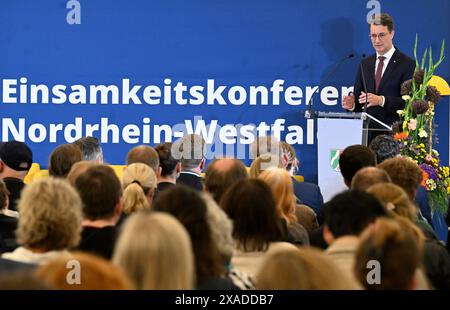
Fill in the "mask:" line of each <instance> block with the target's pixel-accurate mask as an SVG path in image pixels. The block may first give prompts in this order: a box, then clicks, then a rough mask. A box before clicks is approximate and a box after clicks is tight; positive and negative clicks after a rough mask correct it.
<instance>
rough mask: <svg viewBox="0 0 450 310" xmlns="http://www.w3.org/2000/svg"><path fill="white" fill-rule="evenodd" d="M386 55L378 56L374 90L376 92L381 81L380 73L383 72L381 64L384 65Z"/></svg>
mask: <svg viewBox="0 0 450 310" xmlns="http://www.w3.org/2000/svg"><path fill="white" fill-rule="evenodd" d="M385 59H386V57H384V56H380V57H378V60H379V62H378V66H377V72H376V73H375V91H376V93H377V94H378V88H379V87H380V83H381V75H382V73H383V66H384V60H385Z"/></svg>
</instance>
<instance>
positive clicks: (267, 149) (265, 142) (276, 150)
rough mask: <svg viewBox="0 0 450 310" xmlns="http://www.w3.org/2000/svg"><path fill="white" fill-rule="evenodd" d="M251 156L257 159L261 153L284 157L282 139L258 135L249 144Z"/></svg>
mask: <svg viewBox="0 0 450 310" xmlns="http://www.w3.org/2000/svg"><path fill="white" fill-rule="evenodd" d="M249 151H250V158H251V159H256V158H257V157H260V156H261V155H269V156H275V157H278V158H282V157H283V150H282V149H281V145H280V141H279V140H278V139H277V138H276V137H274V136H257V137H256V139H255V140H254V141H253V142H252V143H251V144H250V146H249Z"/></svg>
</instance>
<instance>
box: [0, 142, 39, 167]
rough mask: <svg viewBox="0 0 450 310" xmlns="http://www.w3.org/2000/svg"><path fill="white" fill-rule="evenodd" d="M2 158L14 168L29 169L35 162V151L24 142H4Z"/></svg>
mask: <svg viewBox="0 0 450 310" xmlns="http://www.w3.org/2000/svg"><path fill="white" fill-rule="evenodd" d="M0 159H1V160H2V161H3V162H4V163H5V165H7V166H8V167H9V168H11V169H13V170H16V171H28V170H30V168H31V165H32V164H33V152H31V149H30V148H29V147H28V146H27V145H26V144H25V143H23V142H19V141H9V142H4V143H2V144H1V145H0Z"/></svg>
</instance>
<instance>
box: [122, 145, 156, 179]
mask: <svg viewBox="0 0 450 310" xmlns="http://www.w3.org/2000/svg"><path fill="white" fill-rule="evenodd" d="M126 162H127V165H131V164H136V163H141V164H146V165H147V166H149V167H150V168H152V169H153V171H154V172H155V174H156V176H159V175H160V173H161V167H160V166H159V156H158V153H157V152H156V151H155V149H154V148H152V147H151V146H148V145H139V146H136V147H134V148H132V149H131V150H130V151H129V152H128V154H127V159H126Z"/></svg>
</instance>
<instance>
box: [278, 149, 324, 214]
mask: <svg viewBox="0 0 450 310" xmlns="http://www.w3.org/2000/svg"><path fill="white" fill-rule="evenodd" d="M280 143H281V148H282V150H283V154H284V159H285V161H286V165H285V169H286V170H287V171H288V172H289V174H290V175H291V179H292V184H293V186H294V194H295V197H296V198H297V203H298V204H304V205H307V206H308V207H310V208H312V209H313V210H314V212H315V213H316V214H319V213H320V212H321V208H322V205H323V196H322V193H321V191H320V187H319V186H318V185H316V184H314V183H309V182H299V181H297V180H296V179H295V178H294V176H295V175H296V174H297V171H298V169H299V168H300V162H299V160H298V159H297V155H296V154H295V150H294V148H293V147H292V145H290V144H288V143H286V142H284V141H281V142H280Z"/></svg>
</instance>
